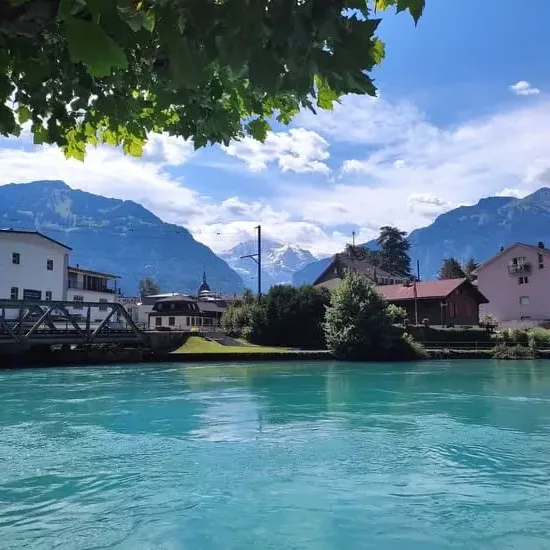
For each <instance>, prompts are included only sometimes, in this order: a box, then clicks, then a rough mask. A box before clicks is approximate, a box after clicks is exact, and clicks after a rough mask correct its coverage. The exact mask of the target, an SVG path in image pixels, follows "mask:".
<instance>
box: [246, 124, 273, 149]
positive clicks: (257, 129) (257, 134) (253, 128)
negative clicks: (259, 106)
mask: <svg viewBox="0 0 550 550" xmlns="http://www.w3.org/2000/svg"><path fill="white" fill-rule="evenodd" d="M246 129H247V131H248V133H249V134H250V135H251V136H252V137H253V138H254V139H257V140H258V141H261V142H262V143H263V142H264V141H265V138H266V137H267V132H268V131H269V130H270V129H271V127H270V126H269V123H268V122H267V121H266V120H265V119H263V118H255V119H254V120H251V121H250V122H249V123H248V124H247V125H246Z"/></svg>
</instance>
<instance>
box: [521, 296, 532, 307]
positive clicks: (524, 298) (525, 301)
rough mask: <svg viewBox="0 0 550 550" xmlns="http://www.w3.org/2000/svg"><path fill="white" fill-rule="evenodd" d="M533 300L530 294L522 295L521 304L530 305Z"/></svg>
mask: <svg viewBox="0 0 550 550" xmlns="http://www.w3.org/2000/svg"><path fill="white" fill-rule="evenodd" d="M530 303H531V302H530V301H529V296H520V297H519V304H520V305H521V306H528V305H529V304H530Z"/></svg>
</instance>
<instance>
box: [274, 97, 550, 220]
mask: <svg viewBox="0 0 550 550" xmlns="http://www.w3.org/2000/svg"><path fill="white" fill-rule="evenodd" d="M374 105H378V106H380V109H381V112H382V113H384V115H385V116H386V115H387V116H388V117H389V120H388V121H384V120H381V119H380V114H379V113H377V111H376V110H374V111H373V109H374V107H373V106H374ZM402 112H403V106H402V105H401V104H396V105H394V108H392V104H391V103H388V102H384V101H382V100H375V101H373V100H372V99H370V98H358V97H353V98H351V99H349V100H348V101H347V106H346V109H345V111H344V110H342V109H341V110H340V111H338V110H336V111H334V112H323V113H320V114H319V118H318V119H315V120H314V121H312V126H311V127H313V128H315V129H316V130H317V131H319V133H320V134H321V135H322V136H324V137H327V138H329V137H330V139H331V143H333V142H345V143H346V144H348V145H347V150H348V151H349V152H348V154H349V156H350V157H351V158H348V159H345V160H343V162H342V165H341V171H340V174H339V176H338V178H337V179H336V181H335V182H334V183H333V184H331V185H323V186H322V187H320V186H316V187H314V186H312V185H307V184H305V185H301V186H298V187H294V188H291V187H288V188H287V189H285V190H284V191H285V192H286V193H288V194H289V197H288V199H287V200H286V202H284V208H285V209H286V210H287V211H288V212H289V213H290V214H291V215H297V214H298V212H300V214H301V215H302V216H303V217H304V218H305V219H308V220H310V221H316V222H319V223H324V224H327V225H330V224H359V225H361V226H367V224H368V226H369V227H379V226H380V225H384V224H387V223H392V224H396V225H398V226H399V227H402V228H403V229H405V230H411V229H413V228H415V227H419V226H423V225H427V224H428V223H430V222H431V221H432V220H433V219H434V218H435V217H436V216H437V215H439V214H441V213H442V212H444V211H446V210H449V209H450V208H455V207H457V206H459V205H463V204H472V203H475V202H477V201H478V200H479V199H480V198H481V197H483V196H489V195H495V194H497V193H499V192H501V191H502V190H503V189H504V188H508V189H516V190H518V191H517V194H521V195H522V196H525V194H528V193H530V192H533V191H535V190H536V189H537V188H539V187H541V186H542V185H548V183H550V150H549V149H548V143H549V142H550V102H549V101H538V102H536V103H533V104H529V105H522V106H521V107H516V108H514V109H511V110H510V109H507V110H500V111H497V112H495V113H494V114H492V115H490V116H484V117H480V118H476V119H472V120H469V121H466V122H464V123H463V124H460V125H458V126H456V127H450V128H445V127H438V126H436V125H434V124H430V123H428V122H427V120H426V118H425V117H424V116H423V115H422V114H421V113H419V112H417V111H416V114H414V116H413V114H411V113H415V110H414V109H405V112H407V113H409V116H405V117H403V118H400V114H401V113H402ZM365 113H372V115H373V120H374V121H377V124H367V125H366V130H365V133H364V134H363V133H361V127H362V124H361V123H360V122H358V121H361V118H362V117H364V116H365ZM308 116H309V115H308ZM378 122H379V124H378ZM389 129H391V131H389ZM378 130H379V132H380V133H379V134H378V133H377V132H378ZM361 152H363V156H361ZM350 153H351V154H350ZM352 155H353V156H352ZM312 197H314V201H312ZM296 205H299V207H298V206H296ZM334 205H339V206H338V208H335V207H334Z"/></svg>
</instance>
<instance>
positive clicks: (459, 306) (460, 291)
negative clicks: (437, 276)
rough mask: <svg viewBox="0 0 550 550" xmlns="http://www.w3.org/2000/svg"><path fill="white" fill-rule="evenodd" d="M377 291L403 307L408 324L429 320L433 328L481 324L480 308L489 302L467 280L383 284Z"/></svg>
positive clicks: (389, 300)
mask: <svg viewBox="0 0 550 550" xmlns="http://www.w3.org/2000/svg"><path fill="white" fill-rule="evenodd" d="M377 290H378V292H379V293H380V294H381V295H382V296H384V298H386V300H388V302H390V303H392V304H395V305H396V306H399V307H401V308H403V309H404V310H405V311H406V312H407V318H408V320H409V322H411V323H415V318H416V317H417V316H418V322H419V323H421V322H422V321H423V320H424V319H428V320H429V322H430V324H431V325H444V326H447V325H455V326H458V325H467V326H475V325H479V306H480V305H481V304H487V303H488V302H489V300H487V298H486V297H485V296H484V295H483V294H482V293H481V292H480V291H479V290H478V289H477V288H476V286H474V285H473V284H472V283H471V282H470V281H469V280H468V279H445V280H442V281H426V282H417V283H407V284H405V285H383V286H378V287H377Z"/></svg>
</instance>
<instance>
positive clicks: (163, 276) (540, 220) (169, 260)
mask: <svg viewBox="0 0 550 550" xmlns="http://www.w3.org/2000/svg"><path fill="white" fill-rule="evenodd" d="M0 227H1V228H10V227H11V228H13V229H26V230H31V231H34V230H36V231H41V232H42V233H45V234H46V235H48V236H50V237H52V238H54V239H56V240H59V241H61V242H63V243H65V244H67V245H68V246H70V247H72V249H73V251H72V253H71V263H72V264H80V266H81V267H85V268H89V269H93V270H97V271H105V272H108V273H114V274H117V275H120V276H121V282H120V284H121V288H122V290H123V291H124V292H125V294H127V295H130V294H135V293H137V287H138V282H139V281H140V280H141V279H142V278H143V277H145V276H147V275H148V276H151V277H152V278H154V279H155V280H156V281H157V282H158V283H159V284H160V286H161V288H162V289H163V290H166V291H181V292H190V293H194V292H196V290H197V288H198V286H199V284H200V282H201V280H202V273H203V270H204V271H206V275H207V280H208V283H209V285H210V286H211V288H212V289H213V290H217V291H221V292H224V293H238V292H241V291H242V290H243V289H244V288H245V287H248V288H251V289H253V290H255V289H256V286H257V278H256V277H257V269H256V264H255V263H254V261H253V260H252V259H250V258H244V259H241V257H242V256H246V255H249V254H254V253H255V252H256V242H255V241H247V242H244V243H241V244H239V245H237V246H235V247H234V248H232V249H231V250H230V251H228V252H227V253H225V254H223V255H222V258H220V257H218V256H216V254H214V252H212V250H210V249H209V248H208V247H207V246H205V245H203V244H201V243H199V242H197V241H196V240H195V239H194V238H193V236H192V235H191V233H190V232H189V231H188V230H187V229H185V228H184V227H180V226H178V225H174V224H169V223H165V222H163V221H162V220H161V219H160V218H158V217H157V216H155V215H154V214H153V213H152V212H150V211H148V210H147V209H145V208H144V207H143V206H141V205H139V204H137V203H135V202H133V201H122V200H119V199H111V198H106V197H102V196H99V195H94V194H91V193H87V192H84V191H80V190H75V189H71V188H70V187H69V186H68V185H66V184H65V183H63V182H61V181H35V182H31V183H27V184H9V185H3V186H0ZM408 239H409V242H410V244H411V248H410V256H411V260H412V262H413V270H414V268H415V267H416V262H417V261H418V262H419V264H420V276H421V279H424V280H428V279H433V278H435V277H436V276H437V273H438V271H439V268H440V267H441V262H442V260H443V259H444V258H449V257H455V258H457V259H458V260H460V261H462V262H464V261H466V260H467V259H468V258H470V257H473V258H474V259H475V260H477V261H478V262H483V261H484V260H486V259H488V258H490V257H491V256H493V255H494V254H496V253H497V252H498V251H499V249H500V247H501V246H503V247H505V246H508V245H509V244H511V243H513V242H516V241H521V242H526V243H532V244H536V243H538V242H539V241H543V242H544V243H546V244H547V245H550V188H546V187H544V188H542V189H539V190H538V191H536V192H534V193H532V194H531V195H528V196H527V197H525V198H523V199H517V198H514V197H488V198H484V199H481V200H480V201H479V202H478V203H477V204H475V205H472V206H461V207H459V208H456V209H454V210H450V211H448V212H446V213H444V214H441V215H440V216H438V217H437V218H436V219H435V221H434V222H433V223H432V224H431V225H429V226H427V227H422V228H419V229H415V230H414V231H412V232H411V233H410V234H409V235H408ZM365 246H368V247H369V248H375V247H376V243H375V242H374V241H371V242H369V243H366V244H365ZM329 261H330V258H322V259H320V260H315V258H314V257H313V256H312V254H311V253H310V252H308V251H307V250H304V249H302V248H300V247H297V246H290V245H288V244H285V243H282V242H279V241H276V240H269V239H264V240H263V243H262V282H263V284H262V289H263V290H267V289H268V288H269V287H270V286H272V285H273V284H277V283H290V282H292V283H293V284H295V285H298V284H305V283H311V282H313V280H315V278H316V277H317V276H318V275H319V274H320V273H321V272H322V271H323V269H324V268H325V267H326V266H327V265H328V263H329Z"/></svg>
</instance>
